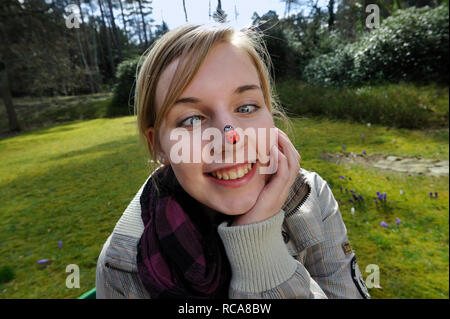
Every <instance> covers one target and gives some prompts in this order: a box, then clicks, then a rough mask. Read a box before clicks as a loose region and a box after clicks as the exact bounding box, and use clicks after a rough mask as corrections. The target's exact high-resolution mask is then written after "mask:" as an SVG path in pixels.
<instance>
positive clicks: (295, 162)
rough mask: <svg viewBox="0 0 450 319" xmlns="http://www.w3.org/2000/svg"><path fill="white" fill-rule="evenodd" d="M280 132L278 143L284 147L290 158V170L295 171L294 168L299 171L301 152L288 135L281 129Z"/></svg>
mask: <svg viewBox="0 0 450 319" xmlns="http://www.w3.org/2000/svg"><path fill="white" fill-rule="evenodd" d="M278 132H279V134H278V143H279V144H280V146H281V147H282V149H283V151H284V154H285V155H286V157H287V159H288V166H289V170H291V171H292V173H294V172H293V171H294V170H295V171H298V170H299V169H300V164H299V161H300V154H299V153H298V152H297V150H296V149H295V147H294V145H292V143H291V141H290V140H289V138H288V137H287V135H286V134H285V133H284V132H283V131H281V130H278Z"/></svg>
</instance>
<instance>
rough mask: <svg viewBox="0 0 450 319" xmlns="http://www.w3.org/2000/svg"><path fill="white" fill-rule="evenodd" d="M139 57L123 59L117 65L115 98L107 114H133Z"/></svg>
mask: <svg viewBox="0 0 450 319" xmlns="http://www.w3.org/2000/svg"><path fill="white" fill-rule="evenodd" d="M138 63H139V57H135V58H132V59H128V60H125V61H123V62H122V63H120V64H119V66H118V67H117V73H116V78H117V83H116V84H115V85H114V89H113V93H114V95H113V99H112V101H111V103H110V105H109V106H108V109H107V116H110V117H111V116H120V115H132V114H134V112H133V105H134V84H135V83H136V68H137V66H138Z"/></svg>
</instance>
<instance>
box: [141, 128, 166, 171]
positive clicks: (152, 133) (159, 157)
mask: <svg viewBox="0 0 450 319" xmlns="http://www.w3.org/2000/svg"><path fill="white" fill-rule="evenodd" d="M145 136H146V137H147V143H149V144H150V147H151V149H153V150H154V149H155V147H154V146H155V140H154V139H155V129H154V128H153V127H149V128H148V129H147V131H146V132H145ZM155 156H156V160H157V161H159V162H160V163H161V164H164V165H168V164H169V160H168V159H167V158H166V156H165V155H164V153H163V152H161V151H159V152H158V153H155Z"/></svg>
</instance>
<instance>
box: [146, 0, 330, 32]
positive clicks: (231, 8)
mask: <svg viewBox="0 0 450 319" xmlns="http://www.w3.org/2000/svg"><path fill="white" fill-rule="evenodd" d="M185 2H186V11H187V16H188V22H189V23H208V22H210V21H213V20H212V18H211V20H210V19H209V2H210V0H185ZM327 4H328V0H319V6H321V7H325V6H326V5H327ZM152 7H153V14H152V18H153V19H155V22H154V23H155V24H161V21H162V19H164V21H165V22H166V23H167V25H168V26H169V29H173V28H176V27H177V26H179V25H181V24H184V23H186V22H185V17H184V10H183V0H153V3H152ZM216 7H217V0H211V14H212V13H213V12H214V11H215V10H216ZM235 7H236V9H237V12H238V13H239V15H238V16H237V19H236V18H235ZM222 9H223V10H224V11H225V13H226V14H227V20H228V21H229V24H231V25H233V26H235V27H237V28H243V27H247V26H249V25H250V24H251V21H252V20H251V17H252V15H253V12H255V11H256V12H257V13H258V14H259V15H260V16H261V15H263V14H264V13H266V12H267V11H269V10H274V11H276V12H277V14H278V16H279V17H283V15H284V10H285V5H284V3H283V2H281V1H280V0H222ZM296 11H300V8H298V9H291V13H294V12H296Z"/></svg>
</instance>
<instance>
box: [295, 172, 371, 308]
mask: <svg viewBox="0 0 450 319" xmlns="http://www.w3.org/2000/svg"><path fill="white" fill-rule="evenodd" d="M313 178H315V182H314V185H316V190H315V191H316V195H317V198H318V203H319V206H320V210H321V214H322V216H321V218H322V225H321V226H322V230H321V231H322V233H323V236H324V240H323V241H321V242H319V243H317V244H315V245H313V246H311V247H308V248H307V253H306V259H305V262H304V264H305V267H306V268H307V269H308V271H309V273H310V275H311V277H312V278H313V279H314V280H315V281H316V282H317V283H318V284H319V286H320V287H321V288H322V290H323V291H324V292H325V294H326V295H327V296H328V298H358V299H359V298H365V299H369V298H370V295H369V293H368V291H367V288H366V286H365V284H364V280H363V278H362V275H361V272H360V270H359V267H358V264H357V263H356V256H355V254H354V252H353V251H352V249H351V247H350V243H349V241H348V238H347V230H346V227H345V224H344V222H343V220H342V216H341V213H340V210H339V206H338V203H337V202H336V200H335V198H334V196H333V193H332V191H331V189H330V187H329V186H328V184H327V182H326V181H325V180H323V178H322V177H321V176H320V175H318V174H317V173H314V177H313Z"/></svg>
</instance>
